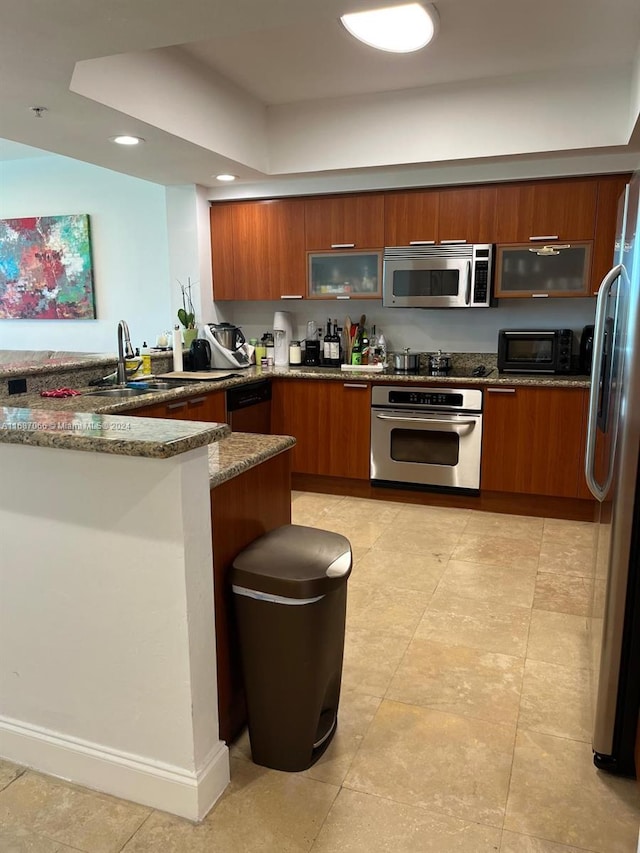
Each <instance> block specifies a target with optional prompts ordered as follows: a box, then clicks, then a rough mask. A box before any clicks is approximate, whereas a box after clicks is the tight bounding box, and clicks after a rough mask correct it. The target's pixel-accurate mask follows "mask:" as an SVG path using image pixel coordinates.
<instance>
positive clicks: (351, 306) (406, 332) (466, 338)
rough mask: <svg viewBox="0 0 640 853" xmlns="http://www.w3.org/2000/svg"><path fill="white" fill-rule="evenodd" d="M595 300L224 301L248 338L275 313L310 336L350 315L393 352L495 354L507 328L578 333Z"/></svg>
mask: <svg viewBox="0 0 640 853" xmlns="http://www.w3.org/2000/svg"><path fill="white" fill-rule="evenodd" d="M595 302H596V301H595V299H513V300H506V299H503V300H501V301H500V302H499V304H498V307H496V308H489V309H480V308H479V309H474V310H471V309H469V310H463V309H459V310H454V309H451V310H442V309H440V310H434V309H431V310H428V309H421V308H383V307H382V304H381V302H379V301H368V300H362V301H357V300H353V301H350V302H346V303H345V302H342V301H340V302H337V301H335V300H332V301H329V300H326V301H325V300H315V299H314V300H313V301H311V300H305V301H304V302H302V303H299V302H286V303H283V302H252V303H246V302H219V303H218V309H219V313H220V314H221V316H222V318H223V319H225V320H227V321H229V322H234V323H237V324H238V325H239V326H242V330H243V332H244V334H245V336H246V337H247V338H251V337H257V338H258V339H259V338H260V337H261V336H262V334H263V333H264V332H266V331H269V330H271V329H273V314H274V311H276V310H278V311H281V310H283V309H284V310H287V311H290V312H291V313H292V314H293V316H294V323H295V328H296V334H297V335H298V336H299V337H300V338H301V339H302V338H304V337H305V332H306V324H307V320H316V321H318V322H319V323H321V324H325V327H326V322H327V318H328V317H331V318H332V319H337V320H338V325H339V326H342V325H343V321H344V317H345V314H349V316H350V317H351V319H352V320H353V321H355V320H356V319H359V318H360V314H362V313H364V314H366V316H367V328H370V325H371V324H372V323H375V324H376V327H377V331H378V332H380V331H381V330H382V331H384V334H385V337H386V339H387V342H388V345H389V347H390V348H391V349H396V350H400V349H402V348H403V347H410V348H411V349H412V350H414V351H417V352H434V351H435V350H438V349H442V350H446V351H451V352H489V353H495V352H496V351H497V345H498V330H499V329H502V328H506V329H508V328H524V329H527V328H536V327H540V328H542V329H556V328H557V329H564V328H568V329H573V330H574V331H575V332H578V333H579V332H580V331H581V330H582V327H583V326H585V325H587V324H588V323H593V318H594V314H595Z"/></svg>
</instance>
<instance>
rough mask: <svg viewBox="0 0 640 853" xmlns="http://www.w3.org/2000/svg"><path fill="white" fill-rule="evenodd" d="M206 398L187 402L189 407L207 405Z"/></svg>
mask: <svg viewBox="0 0 640 853" xmlns="http://www.w3.org/2000/svg"><path fill="white" fill-rule="evenodd" d="M206 401H207V398H206V397H194V398H193V400H187V405H189V406H195V405H196V404H197V403H206Z"/></svg>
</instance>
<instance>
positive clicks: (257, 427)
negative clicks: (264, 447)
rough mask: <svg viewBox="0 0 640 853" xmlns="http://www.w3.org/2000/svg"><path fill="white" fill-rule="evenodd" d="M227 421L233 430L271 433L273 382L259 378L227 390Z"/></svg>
mask: <svg viewBox="0 0 640 853" xmlns="http://www.w3.org/2000/svg"><path fill="white" fill-rule="evenodd" d="M227 421H228V423H229V426H230V427H231V429H232V431H233V432H259V433H262V434H263V435H270V433H271V382H270V381H269V380H268V379H258V380H257V381H256V382H250V383H249V384H248V385H241V386H240V387H239V388H229V390H228V391H227Z"/></svg>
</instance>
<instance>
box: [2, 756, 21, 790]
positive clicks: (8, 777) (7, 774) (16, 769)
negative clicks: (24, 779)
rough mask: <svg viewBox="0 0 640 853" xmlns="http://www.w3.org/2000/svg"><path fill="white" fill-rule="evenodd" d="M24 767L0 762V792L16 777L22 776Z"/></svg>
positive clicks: (8, 762)
mask: <svg viewBox="0 0 640 853" xmlns="http://www.w3.org/2000/svg"><path fill="white" fill-rule="evenodd" d="M25 770H26V767H21V766H20V765H19V764H13V763H12V762H11V761H2V760H0V791H1V790H2V789H3V788H6V787H7V785H10V784H11V782H13V780H14V779H17V778H18V776H22V774H23V773H24V772H25Z"/></svg>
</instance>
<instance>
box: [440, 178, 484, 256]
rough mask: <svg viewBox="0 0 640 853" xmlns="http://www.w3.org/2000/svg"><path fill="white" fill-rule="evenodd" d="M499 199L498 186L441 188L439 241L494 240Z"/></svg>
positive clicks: (476, 241)
mask: <svg viewBox="0 0 640 853" xmlns="http://www.w3.org/2000/svg"><path fill="white" fill-rule="evenodd" d="M496 201H497V188H496V187H494V186H489V187H466V188H465V189H450V190H441V191H440V211H439V215H438V242H439V243H442V242H443V241H445V240H466V241H467V243H493V242H494V235H495V230H496Z"/></svg>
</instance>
